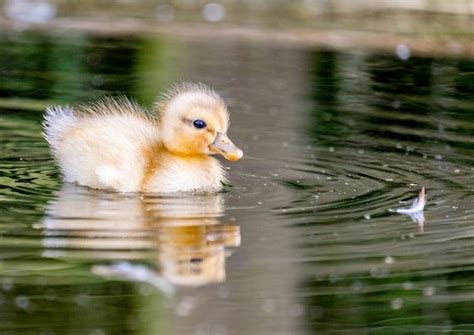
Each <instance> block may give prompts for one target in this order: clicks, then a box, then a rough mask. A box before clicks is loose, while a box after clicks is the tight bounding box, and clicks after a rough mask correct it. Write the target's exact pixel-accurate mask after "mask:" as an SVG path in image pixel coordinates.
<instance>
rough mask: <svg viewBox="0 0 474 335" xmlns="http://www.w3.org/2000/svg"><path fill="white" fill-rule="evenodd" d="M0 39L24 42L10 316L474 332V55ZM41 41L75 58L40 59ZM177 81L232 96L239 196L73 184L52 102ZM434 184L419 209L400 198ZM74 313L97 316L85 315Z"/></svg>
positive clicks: (4, 128) (5, 204) (12, 109)
mask: <svg viewBox="0 0 474 335" xmlns="http://www.w3.org/2000/svg"><path fill="white" fill-rule="evenodd" d="M4 39H5V38H4ZM2 41H3V43H4V44H6V43H7V42H8V43H13V44H14V47H4V48H3V49H2V50H3V51H2V52H3V53H2V54H1V55H0V60H3V63H2V64H9V66H8V67H6V68H4V67H2V66H3V65H2V64H0V72H2V71H3V72H2V74H3V75H4V76H5V77H6V78H9V82H11V83H13V84H14V85H13V84H12V85H10V84H8V83H5V82H3V83H0V84H1V85H0V94H2V97H0V113H1V114H0V148H1V152H0V213H1V216H0V237H1V239H0V249H1V255H0V275H1V277H2V279H1V280H0V307H1V306H7V308H6V309H5V310H8V311H13V312H11V313H10V312H8V313H6V312H5V313H3V314H2V313H0V319H1V320H2V322H0V332H2V331H3V330H4V329H6V330H8V331H9V330H11V329H16V328H18V327H19V326H20V325H21V327H27V326H25V325H29V323H28V322H30V321H31V320H34V321H35V323H34V326H31V329H30V328H28V329H27V330H32V329H33V327H36V328H35V329H34V330H35V331H36V330H37V329H40V328H41V329H46V330H45V333H48V331H49V330H51V329H52V330H53V331H52V332H53V333H54V332H57V333H60V332H61V331H63V330H64V329H68V330H71V332H74V331H75V332H77V333H107V334H108V333H110V334H115V333H121V332H122V330H123V329H128V330H129V331H130V333H133V331H135V330H137V329H141V328H140V327H141V326H142V325H148V326H149V327H148V328H147V329H152V331H151V332H152V333H156V330H157V329H161V328H160V327H164V326H163V324H167V322H168V323H169V324H171V327H170V328H169V329H173V330H174V331H175V332H176V333H177V334H184V333H191V332H194V331H195V330H196V325H201V324H202V325H203V327H204V328H203V329H208V330H210V331H209V332H213V330H216V329H217V330H216V332H215V333H228V334H247V333H248V334H273V333H278V332H280V333H285V334H308V333H325V332H335V333H386V332H391V331H393V332H397V331H401V332H405V333H414V332H415V330H416V331H418V330H420V329H421V331H423V332H425V333H436V332H448V331H450V330H454V331H467V330H469V329H471V330H472V329H474V326H473V324H472V312H473V305H472V284H471V283H470V279H469V278H471V277H472V275H473V271H474V268H473V260H472V255H473V252H474V247H473V246H474V243H473V241H474V229H473V228H472V223H473V222H474V210H473V203H474V189H473V187H474V185H473V182H472V180H473V177H474V176H473V175H474V168H473V163H474V159H473V157H474V142H473V138H472V134H473V130H474V119H473V115H474V102H473V100H472V96H473V94H474V92H473V91H472V82H473V78H472V64H473V63H472V61H471V60H465V59H431V58H420V57H412V58H410V59H408V60H403V61H402V60H400V59H397V58H396V57H395V56H391V55H388V54H373V53H372V52H370V51H354V52H347V53H340V52H336V51H328V50H312V51H311V50H291V49H289V50H288V49H285V50H280V49H278V50H274V49H272V48H269V47H257V46H245V47H244V46H242V45H238V46H233V45H227V44H224V45H220V44H214V43H209V44H206V47H205V48H204V47H202V45H201V44H199V45H196V44H195V43H190V42H186V43H177V42H170V41H168V42H164V41H160V40H154V39H147V38H143V39H141V38H125V39H118V38H115V39H114V38H110V39H109V38H105V37H101V38H99V37H87V36H82V37H77V41H75V42H74V43H71V41H70V40H68V39H62V38H58V37H57V36H37V37H35V36H34V35H28V34H27V35H22V34H18V35H17V34H13V35H12V36H10V37H8V38H6V41H7V42H5V40H2V38H0V44H1V43H2ZM50 45H53V46H54V48H53V51H50V49H51V48H50V47H48V46H50ZM29 47H31V48H32V49H31V50H30V52H31V54H32V55H36V56H35V57H32V59H30V60H29V61H28V62H26V61H25V62H24V63H23V62H22V61H21V60H20V59H19V58H18V57H16V56H15V50H20V51H21V50H23V49H22V48H29ZM242 48H243V49H242ZM71 50H72V51H71ZM276 51H277V53H278V57H275V54H276ZM71 52H72V53H74V54H77V55H80V57H76V58H74V57H71V56H72V55H71ZM50 53H51V54H50ZM46 56H48V57H52V59H55V57H58V58H59V59H60V60H68V59H70V60H71V61H70V62H66V61H64V62H59V61H58V62H51V64H50V63H48V64H47V65H45V64H43V63H41V62H36V61H35V59H36V58H38V59H49V58H48V57H46ZM2 57H3V58H2ZM73 58H74V61H73ZM45 66H49V67H48V68H46V67H45ZM13 69H15V71H13ZM227 73H232V76H228V75H223V74H227ZM175 78H177V79H180V80H181V79H183V80H184V79H186V80H191V81H206V82H209V83H210V84H212V85H213V86H215V87H216V88H218V89H219V90H220V91H221V93H222V94H223V95H224V97H225V98H226V101H228V102H229V109H230V110H231V112H232V115H231V120H232V126H231V127H230V129H229V134H230V136H231V137H232V138H233V140H234V141H235V143H236V144H238V145H239V146H242V148H243V149H244V152H245V157H244V159H243V160H241V161H239V162H237V163H233V164H229V163H228V162H223V163H224V165H225V166H226V167H227V169H228V173H229V177H230V182H231V185H229V186H228V187H227V188H226V190H225V192H223V193H222V194H218V195H209V196H202V197H189V196H173V197H162V196H161V197H159V196H156V195H151V194H148V195H139V194H115V193H110V192H103V191H98V190H90V189H88V188H85V187H80V186H77V185H71V184H65V183H62V181H61V176H60V173H59V170H58V168H57V167H56V166H55V163H54V161H53V160H52V158H51V155H50V154H49V152H48V148H47V144H46V143H45V141H44V140H43V139H42V137H41V113H42V108H43V107H44V106H45V105H47V104H48V103H51V102H55V103H56V102H67V103H71V104H74V103H77V102H83V100H86V99H89V98H93V97H95V96H97V95H100V94H103V93H108V92H115V91H117V90H121V91H124V93H126V94H127V95H130V96H133V97H136V98H137V99H138V100H139V101H140V102H146V103H148V104H151V103H152V101H153V99H154V95H155V93H156V92H158V91H160V90H161V89H163V87H164V86H165V85H164V83H165V82H166V84H167V83H168V82H172V81H174V79H175ZM422 187H425V188H426V194H427V199H428V200H427V205H426V207H425V210H424V213H423V214H424V221H423V222H422V223H420V222H413V221H412V218H411V217H409V216H404V215H401V214H398V213H394V212H392V211H390V210H391V209H396V208H399V207H407V206H409V204H410V203H411V201H412V200H413V199H414V198H415V197H416V196H417V194H418V192H419V191H420V189H421V188H422ZM415 221H416V220H415ZM140 274H141V275H140ZM162 280H165V281H166V282H167V283H168V286H166V285H164V286H166V287H169V285H172V286H173V287H175V288H177V290H176V292H175V296H174V297H173V298H169V297H167V296H166V294H168V293H169V292H172V291H173V290H171V289H170V290H167V291H166V292H164V291H163V292H162V291H160V287H164V286H163V285H161V286H160V285H157V284H156V283H161V281H162ZM211 284H212V285H211ZM195 286H199V289H194V288H193V287H195ZM163 293H166V294H165V295H163ZM165 296H166V297H165ZM4 301H6V302H5V304H4V305H3V302H4ZM104 301H105V302H104ZM58 304H59V305H58ZM58 306H60V308H58ZM112 306H114V308H112ZM0 309H1V308H0ZM58 310H61V312H60V313H59V314H58V316H57V317H55V318H54V320H55V323H54V324H51V323H50V322H49V321H48V320H51V317H50V316H49V314H48V313H50V312H51V311H56V313H57V311H58ZM62 310H64V311H74V312H64V313H65V314H67V313H71V315H69V316H71V317H69V318H68V317H65V316H64V315H63V314H62ZM18 311H20V312H21V313H23V312H24V311H27V312H28V313H23V314H21V313H20V314H18ZM102 312H104V313H102ZM105 312H107V313H110V314H107V313H105ZM9 313H10V314H9ZM78 313H79V314H81V313H84V315H86V314H87V316H88V317H87V318H84V320H85V319H87V320H88V321H87V322H89V323H88V324H87V325H82V323H81V324H80V325H72V321H70V320H73V319H74V320H75V317H72V315H74V316H76V315H77V314H78ZM17 314H18V315H20V316H19V319H16V317H17V316H16V315H17ZM5 315H6V316H5ZM22 316H24V317H25V318H26V317H27V319H28V321H27V322H26V321H25V319H22ZM66 316H67V315H66ZM143 319H146V320H145V321H143V322H142V320H143ZM5 320H7V321H9V322H10V323H8V322H4V321H5ZM124 320H126V321H124ZM137 320H139V321H140V322H139V321H137ZM163 320H166V322H164V321H163ZM255 320H259V322H255ZM82 321H83V320H82V319H81V322H82ZM84 322H85V321H84ZM121 322H122V323H121ZM221 323H223V324H221ZM5 324H7V325H8V324H10V325H13V326H11V327H10V328H8V327H9V326H5ZM116 325H118V326H116ZM130 325H131V326H130ZM150 325H151V326H150ZM436 325H439V326H436ZM132 326H133V327H135V328H133V327H132ZM221 326H222V327H221ZM2 327H3V328H2ZM127 327H130V329H129V328H127ZM144 327H145V326H144ZM219 327H221V328H222V329H224V330H223V331H221V330H222V329H221V328H219ZM22 329H26V328H22ZM169 329H168V330H169ZM86 330H87V331H86ZM97 330H99V331H97ZM102 330H103V332H101V331H102ZM25 331H26V330H25ZM32 332H33V330H32ZM145 333H146V332H145ZM165 333H166V332H165ZM171 333H172V331H171Z"/></svg>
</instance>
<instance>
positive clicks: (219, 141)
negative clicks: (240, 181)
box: [209, 133, 244, 161]
mask: <svg viewBox="0 0 474 335" xmlns="http://www.w3.org/2000/svg"><path fill="white" fill-rule="evenodd" d="M209 150H210V151H211V152H214V153H216V154H221V155H222V156H224V157H225V158H226V159H227V160H229V161H238V160H239V159H241V158H242V156H243V155H244V153H243V152H242V150H240V149H239V148H238V147H237V146H236V145H235V144H234V143H232V141H231V140H230V138H228V137H227V135H225V134H222V133H217V136H216V139H215V141H214V143H212V144H211V145H210V146H209Z"/></svg>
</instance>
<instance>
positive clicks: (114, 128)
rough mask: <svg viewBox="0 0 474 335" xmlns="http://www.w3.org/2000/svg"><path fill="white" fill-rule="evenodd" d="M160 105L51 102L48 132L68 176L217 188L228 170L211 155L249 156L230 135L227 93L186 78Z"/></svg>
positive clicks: (124, 187) (85, 181)
mask: <svg viewBox="0 0 474 335" xmlns="http://www.w3.org/2000/svg"><path fill="white" fill-rule="evenodd" d="M156 106H157V112H158V113H157V116H156V118H155V117H152V116H149V115H148V114H147V113H146V112H145V111H144V110H143V109H142V108H141V107H139V106H138V105H136V104H134V103H132V102H130V101H129V100H127V99H125V98H122V99H118V100H116V99H112V98H106V99H103V100H100V101H99V102H97V103H95V104H92V105H89V106H82V107H78V108H75V109H74V110H73V109H72V108H69V107H59V106H53V107H49V108H48V109H47V111H46V114H45V122H44V136H45V138H46V140H47V141H48V143H49V145H50V146H51V149H52V152H53V154H54V156H55V158H56V160H57V161H58V163H59V166H60V168H61V170H62V172H63V174H64V180H65V181H68V182H77V183H79V184H81V185H85V186H89V187H92V188H98V189H111V190H115V191H119V192H139V191H142V192H160V193H170V192H216V191H219V190H220V189H221V188H222V183H223V182H224V181H225V173H224V170H223V169H222V166H221V164H220V163H219V162H218V161H217V160H216V159H214V158H213V157H209V155H212V154H214V153H218V154H221V155H223V156H224V157H225V158H227V159H228V160H231V161H235V160H238V159H240V158H241V157H242V155H243V154H242V151H241V150H240V149H239V148H237V147H236V146H235V145H234V144H233V143H232V142H231V141H230V139H229V138H228V137H227V135H226V133H227V128H228V126H229V115H228V112H227V107H226V105H225V103H224V101H223V100H222V98H221V97H220V96H219V95H218V94H217V93H216V92H215V91H213V90H212V89H210V88H208V87H206V86H204V85H203V84H199V85H196V84H184V85H181V86H176V87H175V88H173V89H172V90H171V91H170V92H169V93H168V94H167V95H165V96H164V98H163V99H162V100H161V101H158V102H157V104H156Z"/></svg>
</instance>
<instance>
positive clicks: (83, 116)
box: [43, 98, 159, 192]
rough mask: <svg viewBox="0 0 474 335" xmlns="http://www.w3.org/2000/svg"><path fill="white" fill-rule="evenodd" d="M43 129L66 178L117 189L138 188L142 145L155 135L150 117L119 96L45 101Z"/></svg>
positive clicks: (142, 167)
mask: <svg viewBox="0 0 474 335" xmlns="http://www.w3.org/2000/svg"><path fill="white" fill-rule="evenodd" d="M43 134H44V137H45V138H46V140H47V141H48V143H49V144H50V147H51V150H52V152H53V154H54V156H55V158H56V159H57V161H58V163H59V166H60V168H61V170H62V173H63V175H64V179H65V180H66V181H68V182H77V183H79V184H81V185H86V186H90V187H93V188H108V189H113V190H116V191H121V192H134V191H138V190H139V189H140V184H141V181H142V177H143V170H144V166H145V164H146V155H145V153H144V151H145V150H146V148H148V147H149V146H150V145H153V143H156V142H158V141H159V136H158V131H157V129H156V127H155V126H154V124H153V121H152V120H151V119H150V118H149V117H148V116H147V114H146V113H145V112H144V111H143V110H142V109H141V108H140V107H139V106H137V105H136V104H134V103H132V102H130V101H129V100H126V99H123V98H122V99H120V100H116V99H111V98H108V99H104V100H101V101H99V102H97V103H95V104H92V105H89V106H83V107H79V108H77V109H75V110H73V109H72V108H70V107H67V106H66V107H60V106H53V107H49V108H48V109H47V110H46V114H45V117H44V133H43Z"/></svg>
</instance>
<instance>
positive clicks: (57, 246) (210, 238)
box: [39, 184, 240, 286]
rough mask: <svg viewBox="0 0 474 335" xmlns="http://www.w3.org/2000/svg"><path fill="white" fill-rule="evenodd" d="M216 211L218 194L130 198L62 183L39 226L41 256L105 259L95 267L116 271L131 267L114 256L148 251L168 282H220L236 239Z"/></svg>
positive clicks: (142, 257) (137, 256) (145, 256)
mask: <svg viewBox="0 0 474 335" xmlns="http://www.w3.org/2000/svg"><path fill="white" fill-rule="evenodd" d="M223 210H224V204H223V200H222V197H221V196H220V195H207V196H198V197H175V198H156V197H143V198H137V197H130V196H125V195H121V194H114V193H103V192H97V191H94V190H90V189H87V188H83V187H78V186H75V185H71V184H64V185H63V188H62V189H61V190H60V191H59V192H58V197H57V198H56V199H54V200H51V201H50V202H49V204H48V206H47V208H46V217H45V218H44V219H43V221H42V222H41V225H39V228H41V229H43V230H44V238H43V245H44V246H45V247H46V251H45V256H48V257H61V258H71V257H81V258H85V259H92V260H94V261H99V260H100V261H103V260H107V261H111V262H112V264H111V265H103V264H102V265H101V266H100V267H99V270H100V271H99V272H97V273H99V274H101V275H107V273H109V274H110V275H119V276H121V277H126V274H124V273H123V272H124V271H135V270H136V269H137V268H136V267H134V266H124V265H123V264H122V263H120V261H123V260H130V261H132V260H134V261H147V260H149V259H150V257H151V258H152V260H153V261H154V262H156V264H157V268H158V270H159V273H160V276H161V277H163V278H164V279H166V280H167V281H169V282H170V283H172V284H178V285H191V286H195V285H203V284H206V283H212V282H222V281H224V280H225V258H226V256H228V249H227V248H228V247H238V246H239V245H240V231H239V227H238V226H237V225H231V224H222V223H221V222H220V220H219V217H220V216H222V214H223ZM116 262H119V263H117V264H118V267H117V266H116ZM130 264H132V265H133V263H130ZM117 271H118V273H117ZM147 273H148V274H149V273H153V272H150V271H148V272H147ZM130 278H132V279H133V278H134V277H133V276H130ZM151 281H153V280H151Z"/></svg>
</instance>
